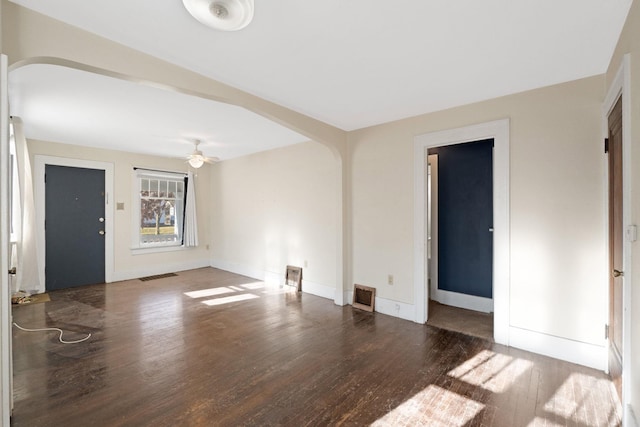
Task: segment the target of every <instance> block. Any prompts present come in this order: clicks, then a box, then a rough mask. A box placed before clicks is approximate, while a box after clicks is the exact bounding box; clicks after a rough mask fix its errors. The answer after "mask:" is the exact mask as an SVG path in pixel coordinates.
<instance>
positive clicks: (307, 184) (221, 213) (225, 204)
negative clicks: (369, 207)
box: [211, 142, 338, 298]
mask: <svg viewBox="0 0 640 427" xmlns="http://www.w3.org/2000/svg"><path fill="white" fill-rule="evenodd" d="M337 167H338V162H337V161H336V158H335V157H334V155H333V154H332V153H331V152H330V151H329V150H328V149H327V148H326V147H324V146H322V145H320V144H318V143H313V142H308V143H302V144H296V145H293V146H290V147H285V148H280V149H276V150H271V151H266V152H262V153H258V154H254V155H251V156H245V157H241V158H238V159H233V160H228V161H225V162H221V163H218V164H216V165H214V166H213V168H212V181H211V185H212V205H211V217H212V227H213V228H212V237H211V241H212V246H211V247H212V258H213V264H214V265H216V266H221V267H224V266H227V267H228V268H230V269H232V270H234V271H239V272H243V271H245V272H252V271H254V272H257V273H258V274H260V275H262V274H265V275H266V276H267V277H269V276H273V277H276V276H282V275H283V274H284V269H285V266H286V265H288V264H290V265H297V266H300V267H304V274H303V275H304V280H305V282H310V284H309V286H322V287H325V288H332V289H335V280H336V248H337V242H336V221H337V216H336V212H337V202H338V199H337V194H336V190H337V183H336V173H337ZM305 261H306V263H307V265H306V267H305V265H304V264H305ZM254 274H255V273H254ZM311 283H312V284H313V285H311ZM309 289H311V288H310V287H309V288H308V289H306V290H309ZM326 290H327V289H325V291H326ZM333 292H334V291H333V290H331V298H333ZM314 293H315V292H314Z"/></svg>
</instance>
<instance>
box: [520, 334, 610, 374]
mask: <svg viewBox="0 0 640 427" xmlns="http://www.w3.org/2000/svg"><path fill="white" fill-rule="evenodd" d="M509 340H510V344H511V346H513V347H517V348H519V349H522V350H526V351H531V352H534V353H538V354H543V355H545V356H549V357H554V358H556V359H560V360H566V361H567V362H571V363H577V364H579V365H583V366H588V367H590V368H594V369H598V370H602V369H603V365H602V352H603V351H604V350H605V347H604V346H601V345H595V344H589V343H585V342H580V341H574V340H569V339H566V338H561V337H556V336H553V335H547V334H543V333H540V332H534V331H529V330H527V329H521V328H516V327H513V326H512V327H510V328H509Z"/></svg>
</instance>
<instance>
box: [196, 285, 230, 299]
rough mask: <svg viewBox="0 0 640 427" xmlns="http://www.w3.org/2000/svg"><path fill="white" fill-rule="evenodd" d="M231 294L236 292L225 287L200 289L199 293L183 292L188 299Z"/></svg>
mask: <svg viewBox="0 0 640 427" xmlns="http://www.w3.org/2000/svg"><path fill="white" fill-rule="evenodd" d="M233 292H236V291H235V290H233V289H229V288H227V287H221V288H211V289H202V290H200V291H191V292H185V293H184V294H185V295H186V296H188V297H189V298H204V297H212V296H216V295H223V294H230V293H233Z"/></svg>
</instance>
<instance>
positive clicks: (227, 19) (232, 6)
mask: <svg viewBox="0 0 640 427" xmlns="http://www.w3.org/2000/svg"><path fill="white" fill-rule="evenodd" d="M182 3H184V7H185V8H186V9H187V11H189V13H190V14H191V15H192V16H193V17H194V18H196V19H197V20H198V21H200V22H201V23H203V24H204V25H206V26H208V27H211V28H213V29H216V30H222V31H237V30H241V29H243V28H244V27H246V26H247V25H249V23H250V22H251V20H252V19H253V0H182Z"/></svg>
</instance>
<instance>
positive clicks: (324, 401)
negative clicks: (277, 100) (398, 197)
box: [12, 268, 620, 427]
mask: <svg viewBox="0 0 640 427" xmlns="http://www.w3.org/2000/svg"><path fill="white" fill-rule="evenodd" d="M198 291H200V293H197V292H198ZM189 292H196V293H191V294H189ZM50 297H51V301H50V302H46V303H40V304H33V305H26V306H19V307H16V308H15V309H14V321H16V322H17V323H18V324H20V325H21V326H24V327H27V328H40V327H43V326H49V327H59V328H62V329H64V330H68V331H71V332H69V333H68V334H66V335H65V338H66V339H68V340H72V339H78V338H82V337H83V336H84V334H85V333H89V332H90V333H91V334H93V335H92V337H91V338H90V339H89V340H87V341H86V342H83V343H80V344H69V345H65V344H61V343H59V342H58V341H57V335H56V334H55V333H53V332H43V333H36V332H23V331H20V330H17V329H16V328H14V332H13V336H14V368H15V382H14V394H15V410H14V415H13V418H12V425H14V426H29V427H34V426H218V425H220V426H241V425H256V426H264V425H286V426H315V425H320V426H325V425H371V424H373V425H376V426H403V425H406V426H417V425H428V426H439V425H440V426H493V425H495V426H527V425H562V426H564V425H568V426H615V425H619V424H620V407H619V402H618V401H617V398H616V397H615V395H614V394H613V393H612V388H611V382H610V381H609V380H608V378H607V377H606V376H605V375H604V374H603V373H601V372H597V371H594V370H591V369H587V368H584V367H580V366H577V365H573V364H570V363H565V362H562V361H558V360H554V359H550V358H546V357H543V356H539V355H534V354H531V353H527V352H524V351H518V350H515V349H510V348H506V347H503V346H500V345H496V344H494V343H492V342H490V341H487V340H483V339H480V338H476V337H471V336H466V335H462V334H459V333H456V332H450V331H446V330H443V329H438V328H435V327H432V326H426V325H418V324H415V323H412V322H408V321H404V320H400V319H397V318H393V317H389V316H385V315H381V314H379V313H375V314H371V313H366V312H362V311H357V310H354V309H352V308H351V307H338V306H336V305H334V304H333V302H332V301H329V300H326V299H322V298H319V297H315V296H313V295H307V294H297V293H295V292H286V291H284V292H283V291H278V290H269V289H265V288H263V284H261V283H256V282H255V280H253V279H249V278H247V277H243V276H238V275H235V274H231V273H228V272H224V271H220V270H216V269H212V268H206V269H199V270H193V271H189V272H182V273H179V275H178V276H177V277H172V278H165V279H158V280H153V281H149V282H141V281H138V280H132V281H127V282H119V283H112V284H109V285H94V286H87V287H82V288H76V289H70V290H61V291H56V292H52V293H51V294H50ZM72 332H73V333H72Z"/></svg>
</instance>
